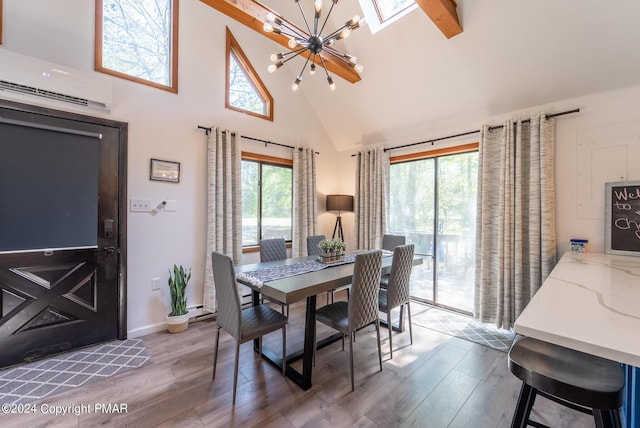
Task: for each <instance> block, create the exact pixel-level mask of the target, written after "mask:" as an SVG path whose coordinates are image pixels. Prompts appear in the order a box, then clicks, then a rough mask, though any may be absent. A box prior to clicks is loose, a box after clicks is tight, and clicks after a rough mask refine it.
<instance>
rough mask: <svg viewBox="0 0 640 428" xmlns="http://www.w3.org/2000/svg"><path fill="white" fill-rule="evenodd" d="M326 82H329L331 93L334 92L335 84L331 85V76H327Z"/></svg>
mask: <svg viewBox="0 0 640 428" xmlns="http://www.w3.org/2000/svg"><path fill="white" fill-rule="evenodd" d="M327 82H329V89H331V90H332V91H335V90H336V84H335V83H333V79H332V78H331V76H327Z"/></svg>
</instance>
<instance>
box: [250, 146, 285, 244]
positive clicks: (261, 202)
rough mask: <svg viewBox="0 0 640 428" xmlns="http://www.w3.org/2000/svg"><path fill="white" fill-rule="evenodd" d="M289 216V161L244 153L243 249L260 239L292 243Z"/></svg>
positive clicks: (257, 242) (258, 241)
mask: <svg viewBox="0 0 640 428" xmlns="http://www.w3.org/2000/svg"><path fill="white" fill-rule="evenodd" d="M292 213H293V170H292V161H291V160H288V159H281V158H275V157H269V156H262V155H255V154H252V153H246V152H243V153H242V246H243V247H250V246H256V245H258V244H259V243H260V239H263V238H264V239H267V238H284V239H285V240H286V241H291V236H292V226H293V221H292Z"/></svg>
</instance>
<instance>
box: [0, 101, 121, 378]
mask: <svg viewBox="0 0 640 428" xmlns="http://www.w3.org/2000/svg"><path fill="white" fill-rule="evenodd" d="M125 170H126V124H122V123H118V122H113V121H107V120H104V119H96V118H91V117H87V116H81V115H74V114H70V113H63V112H57V111H52V110H49V109H41V108H37V107H31V106H25V105H21V104H14V103H9V102H4V101H0V201H1V202H0V293H1V294H0V309H1V312H0V367H3V366H8V365H12V364H16V363H20V362H22V361H31V360H34V359H37V358H40V357H42V356H45V355H50V354H54V353H58V352H62V351H66V350H70V349H75V348H79V347H82V346H85V345H89V344H93V343H97V342H102V341H105V340H109V339H114V338H120V339H124V338H126V297H125V288H126V287H125V282H124V278H125V275H124V274H125V263H124V261H125V257H124V256H125V249H126V245H125V244H126V233H125V232H126V228H125V223H126V220H125V218H126V217H125V216H126V211H125V209H124V207H126V195H125V189H126V174H125V173H124V171H125Z"/></svg>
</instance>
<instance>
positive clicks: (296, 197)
mask: <svg viewBox="0 0 640 428" xmlns="http://www.w3.org/2000/svg"><path fill="white" fill-rule="evenodd" d="M316 201H317V197H316V160H315V152H314V151H313V150H312V149H308V148H295V149H293V238H292V240H293V242H292V246H291V254H292V256H293V257H298V256H305V255H307V236H310V235H315V234H316V227H317V222H318V220H317V217H318V216H317V211H318V209H317V202H316Z"/></svg>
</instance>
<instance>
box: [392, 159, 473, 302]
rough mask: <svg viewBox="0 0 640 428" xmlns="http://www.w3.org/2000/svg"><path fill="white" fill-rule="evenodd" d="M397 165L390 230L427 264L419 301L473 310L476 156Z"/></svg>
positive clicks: (420, 276)
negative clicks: (410, 244)
mask: <svg viewBox="0 0 640 428" xmlns="http://www.w3.org/2000/svg"><path fill="white" fill-rule="evenodd" d="M426 155H428V154H425V157H423V158H420V159H412V160H406V161H400V162H393V160H392V162H393V163H392V165H391V169H390V171H391V180H390V185H391V192H390V195H391V196H390V210H389V218H388V225H387V230H388V232H389V233H393V234H401V235H405V236H406V237H407V242H409V243H413V244H415V251H416V253H418V254H422V255H423V256H424V263H423V264H422V265H421V266H419V267H416V268H414V271H413V274H412V281H411V293H412V296H413V297H414V298H415V299H418V300H422V301H425V302H429V303H432V304H435V305H438V306H444V307H448V308H451V309H455V310H458V311H461V312H468V313H471V312H472V311H473V294H474V293H473V287H474V266H475V260H474V256H475V220H476V180H477V170H478V152H477V151H472V152H467V153H457V154H445V155H440V156H431V157H426Z"/></svg>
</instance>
